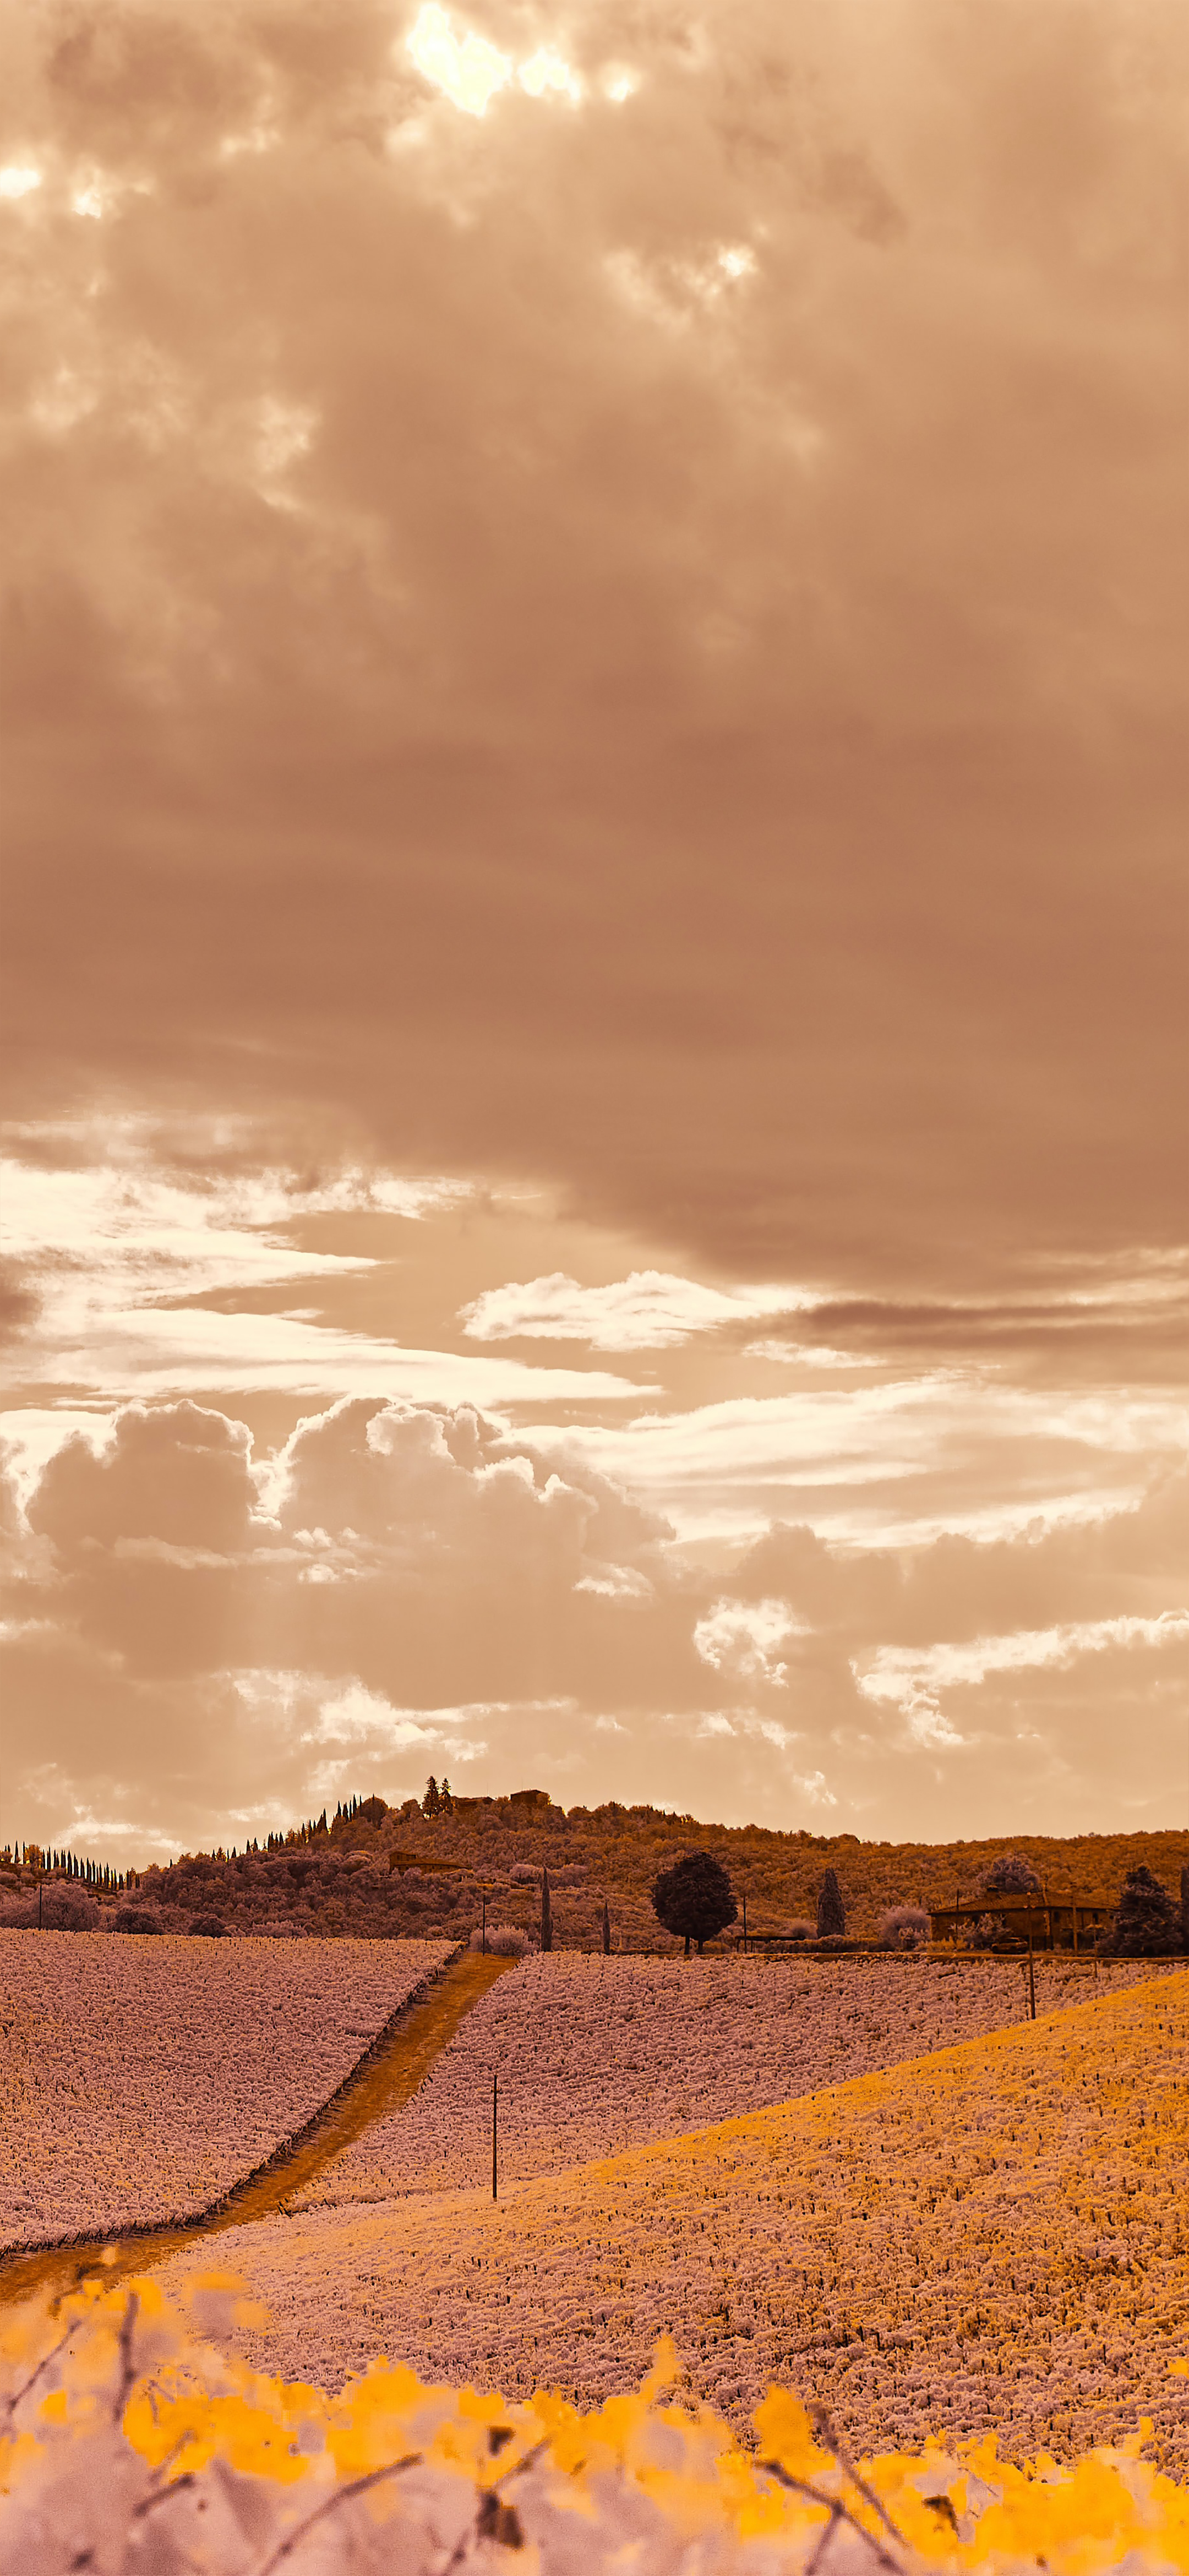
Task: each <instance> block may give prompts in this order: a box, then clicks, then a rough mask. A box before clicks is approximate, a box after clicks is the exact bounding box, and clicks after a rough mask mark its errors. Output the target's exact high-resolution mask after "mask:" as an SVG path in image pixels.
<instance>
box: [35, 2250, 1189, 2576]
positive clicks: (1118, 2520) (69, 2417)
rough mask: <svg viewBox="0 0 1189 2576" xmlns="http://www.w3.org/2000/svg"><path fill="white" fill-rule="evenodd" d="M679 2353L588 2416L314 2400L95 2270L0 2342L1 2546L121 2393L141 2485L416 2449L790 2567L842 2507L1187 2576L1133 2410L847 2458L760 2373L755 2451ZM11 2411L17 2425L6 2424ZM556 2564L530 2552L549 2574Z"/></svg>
mask: <svg viewBox="0 0 1189 2576" xmlns="http://www.w3.org/2000/svg"><path fill="white" fill-rule="evenodd" d="M212 2289H215V2290H217V2291H218V2293H219V2295H220V2296H222V2297H226V2296H227V2295H228V2284H227V2282H226V2281H225V2280H224V2281H222V2282H220V2283H211V2282H205V2283H204V2284H203V2285H202V2290H203V2291H205V2292H207V2293H209V2292H210V2291H211V2290H212ZM200 2297H201V2292H200V2293H198V2294H197V2295H196V2298H195V2302H194V2304H195V2305H198V2304H199V2299H200ZM1174 2366H1175V2365H1174ZM1180 2367H1181V2370H1182V2372H1183V2370H1184V2365H1183V2364H1182V2365H1181V2366H1180ZM676 2371H677V2363H676V2357H675V2355H674V2353H673V2350H672V2346H671V2345H665V2344H664V2343H662V2344H660V2345H658V2348H657V2352H656V2357H655V2361H654V2365H653V2368H652V2370H651V2371H650V2372H649V2374H648V2376H647V2378H646V2380H645V2381H644V2383H643V2385H642V2387H640V2388H639V2389H638V2390H636V2391H634V2392H632V2393H629V2394H625V2395H621V2396H616V2397H613V2398H611V2399H609V2400H608V2401H607V2403H606V2404H604V2405H603V2406H602V2407H601V2408H599V2409H598V2410H597V2411H595V2412H593V2413H590V2414H587V2415H581V2414H580V2413H579V2412H578V2411H577V2410H576V2409H575V2408H574V2407H572V2406H569V2405H567V2404H565V2403H563V2402H562V2401H561V2400H560V2399H559V2398H557V2397H556V2396H554V2395H552V2394H551V2393H550V2392H548V2391H546V2390H541V2391H538V2392H537V2393H536V2395H534V2396H533V2398H532V2399H531V2400H529V2401H528V2403H526V2404H518V2405H508V2404H506V2403H505V2401H504V2400H503V2398H502V2397H500V2396H499V2395H498V2394H496V2393H494V2392H490V2391H477V2390H475V2389H472V2388H464V2389H461V2390H454V2389H451V2388H448V2387H445V2386H432V2385H427V2384H425V2383H423V2382H422V2381H420V2380H419V2379H418V2378H417V2377H416V2376H415V2374H414V2373H413V2372H412V2371H411V2370H409V2369H408V2368H406V2367H405V2366H404V2365H403V2364H397V2365H392V2364H390V2363H388V2362H387V2361H384V2360H377V2361H375V2362H373V2363H372V2365H371V2367H370V2368H369V2370H368V2371H367V2372H366V2373H365V2374H364V2375H363V2376H362V2377H361V2378H359V2379H356V2380H353V2381H351V2382H349V2383H348V2385H347V2387H346V2388H344V2389H343V2390H342V2391H341V2392H340V2393H339V2394H337V2395H335V2396H328V2395H326V2394H325V2393H324V2392H323V2391H322V2390H320V2389H318V2388H314V2387H311V2386H306V2385H304V2384H303V2383H302V2382H300V2381H285V2380H282V2379H279V2378H268V2377H265V2376H264V2375H262V2374H260V2373H258V2372H255V2371H253V2370H251V2369H250V2368H249V2367H248V2365H247V2364H246V2363H244V2362H242V2361H234V2360H232V2361H229V2360H227V2359H226V2358H221V2357H220V2356H219V2355H218V2354H216V2353H215V2352H214V2351H213V2350H212V2348H211V2347H210V2346H208V2345H206V2344H205V2343H203V2342H202V2341H201V2340H199V2339H198V2338H197V2337H196V2335H195V2333H194V2330H193V2326H192V2323H191V2321H190V2320H189V2319H188V2318H187V2317H186V2315H184V2314H183V2312H182V2311H181V2310H179V2309H177V2308H174V2307H173V2306H171V2305H170V2304H169V2303H168V2302H167V2301H165V2300H164V2299H163V2298H162V2296H161V2293H160V2291H159V2290H158V2289H157V2287H156V2285H155V2284H154V2283H153V2282H151V2281H149V2280H137V2281H134V2282H133V2283H131V2284H130V2285H126V2286H123V2287H121V2288H120V2289H113V2288H107V2287H105V2286H103V2285H102V2284H98V2285H91V2286H87V2287H85V2288H83V2289H80V2290H79V2291H78V2292H77V2293H76V2294H75V2295H74V2296H73V2297H72V2298H71V2299H69V2300H67V2301H66V2302H64V2303H63V2305H62V2307H61V2308H60V2310H59V2312H58V2314H57V2316H56V2317H53V2318H51V2317H50V2315H49V2314H48V2312H46V2311H45V2310H25V2311H24V2312H22V2313H21V2314H19V2315H18V2316H17V2317H16V2318H14V2319H13V2320H11V2321H10V2322H9V2324H8V2326H7V2328H6V2331H5V2333H4V2335H3V2338H2V2339H0V2379H2V2380H3V2381H4V2382H6V2383H7V2384H8V2387H9V2390H10V2406H9V2415H10V2424H11V2430H10V2433H9V2437H8V2439H7V2440H6V2441H5V2442H4V2443H2V2444H0V2544H2V2542H3V2538H4V2522H5V2515H6V2512H7V2511H8V2510H9V2509H10V2507H16V2506H18V2505H19V2503H20V2498H21V2494H22V2490H23V2488H25V2486H26V2485H27V2483H28V2482H29V2481H30V2480H31V2479H33V2478H34V2477H35V2476H36V2475H37V2474H39V2473H40V2472H42V2471H43V2470H44V2468H45V2466H46V2463H47V2460H48V2461H49V2462H50V2463H51V2464H54V2463H56V2464H59V2465H60V2467H61V2469H62V2473H63V2474H64V2475H65V2474H66V2473H67V2471H68V2469H69V2466H70V2463H71V2461H72V2459H76V2458H78V2457H79V2450H78V2446H79V2445H83V2446H84V2453H83V2456H84V2458H85V2446H86V2444H87V2443H88V2442H89V2441H91V2440H93V2439H96V2438H98V2437H99V2435H100V2434H101V2433H102V2432H103V2431H104V2430H105V2429H106V2427H107V2426H109V2425H110V2423H111V2421H112V2415H113V2391H114V2392H116V2397H115V2410H116V2412H117V2413H118V2411H119V2397H120V2395H121V2394H122V2393H123V2392H124V2391H125V2390H126V2391H127V2395H126V2402H125V2403H124V2405H123V2413H122V2427H123V2434H124V2438H125V2440H126V2441H127V2443H128V2445H129V2446H130V2449H131V2452H132V2453H133V2454H134V2455H135V2456H136V2458H137V2459H139V2461H141V2462H143V2464H144V2466H145V2469H146V2470H147V2471H150V2472H152V2473H154V2481H155V2485H154V2491H155V2492H156V2491H158V2490H159V2489H161V2488H162V2487H164V2486H168V2484H169V2483H171V2482H172V2483H176V2482H177V2481H179V2480H185V2481H187V2482H188V2483H190V2484H191V2485H192V2484H193V2482H194V2480H195V2479H197V2478H200V2477H201V2475H202V2472H203V2471H204V2470H206V2469H207V2468H208V2467H209V2466H210V2465H211V2464H212V2463H214V2462H223V2463H225V2464H226V2466H227V2467H228V2468H230V2469H233V2470H234V2471H236V2472H237V2473H238V2474H239V2475H240V2476H241V2477H247V2478H250V2479H254V2480H256V2481H258V2482H259V2485H260V2488H261V2490H262V2494H264V2495H269V2494H273V2495H276V2497H277V2500H278V2501H277V2509H278V2510H280V2511H284V2510H286V2508H285V2507H284V2505H283V2502H282V2498H283V2494H284V2492H285V2491H287V2490H299V2489H301V2488H303V2487H305V2488H306V2489H308V2490H309V2492H310V2495H311V2496H312V2497H313V2498H314V2499H315V2501H316V2502H317V2500H319V2499H320V2500H321V2501H320V2503H319V2504H318V2509H319V2510H320V2511H323V2510H328V2509H330V2507H331V2506H332V2505H333V2503H334V2499H335V2495H336V2492H338V2491H343V2492H346V2493H349V2492H350V2490H351V2485H352V2482H353V2481H355V2480H358V2479H361V2478H369V2477H370V2478H373V2479H374V2478H375V2477H376V2475H377V2473H378V2474H379V2475H380V2477H381V2478H382V2477H383V2476H384V2475H385V2474H386V2473H387V2472H389V2471H391V2470H394V2469H399V2468H400V2467H402V2466H408V2465H412V2464H414V2463H416V2465H417V2466H418V2468H419V2470H423V2471H425V2472H430V2473H437V2474H438V2476H439V2479H440V2478H442V2477H444V2478H445V2479H446V2481H447V2484H448V2486H451V2491H453V2492H455V2493H457V2492H458V2484H457V2483H454V2484H452V2482H461V2488H462V2489H463V2490H465V2491H466V2493H469V2494H470V2495H471V2496H472V2498H473V2499H474V2504H475V2507H476V2509H477V2508H478V2506H479V2505H481V2503H482V2499H483V2496H484V2494H485V2493H487V2491H489V2490H490V2489H492V2488H495V2487H497V2486H498V2488H499V2489H500V2491H501V2492H500V2495H499V2497H498V2499H494V2500H493V2501H494V2502H498V2504H499V2506H500V2508H501V2509H506V2501H505V2499H506V2493H507V2491H509V2490H510V2492H511V2494H512V2495H514V2496H515V2497H516V2498H517V2499H518V2500H520V2501H521V2509H522V2510H526V2511H529V2512H530V2519H531V2506H532V2500H533V2498H534V2497H536V2498H537V2499H544V2502H545V2505H546V2506H547V2508H548V2510H549V2511H552V2512H554V2513H556V2511H557V2509H558V2507H559V2506H561V2508H562V2509H563V2510H564V2509H565V2508H567V2507H568V2508H569V2509H570V2511H571V2513H572V2514H573V2515H574V2516H576V2517H577V2519H578V2520H579V2521H580V2522H581V2523H582V2524H583V2525H585V2526H589V2527H590V2528H591V2531H592V2535H593V2534H594V2531H595V2528H596V2526H598V2525H599V2524H600V2521H601V2517H602V2516H603V2514H604V2512H605V2510H606V2493H607V2472H608V2471H613V2472H614V2473H615V2474H614V2478H613V2480H612V2482H611V2483H612V2485H613V2487H614V2490H615V2492H616V2493H617V2494H621V2493H622V2492H623V2490H624V2488H625V2486H626V2488H627V2489H628V2490H630V2491H634V2492H635V2493H636V2494H637V2495H638V2496H639V2497H640V2498H641V2499H646V2500H647V2503H648V2505H649V2507H651V2508H652V2509H654V2514H655V2515H659V2517H660V2523H661V2528H662V2529H663V2530H667V2531H668V2533H669V2534H670V2535H671V2536H673V2537H676V2538H677V2539H679V2540H687V2539H689V2538H692V2537H694V2536H695V2535H698V2534H706V2533H717V2534H718V2535H719V2536H720V2539H721V2540H722V2541H723V2542H724V2543H728V2544H730V2543H734V2544H738V2545H740V2546H744V2545H745V2544H747V2543H750V2542H753V2541H761V2542H763V2543H764V2544H765V2547H766V2548H767V2549H768V2550H771V2548H772V2547H773V2546H774V2545H775V2547H776V2551H777V2557H776V2561H775V2564H776V2565H777V2566H779V2567H786V2568H788V2569H790V2570H792V2569H800V2568H801V2567H802V2566H803V2565H804V2563H805V2560H806V2558H807V2556H808V2555H809V2554H810V2550H811V2545H812V2544H813V2543H814V2541H815V2540H816V2539H820V2537H821V2536H822V2532H823V2528H824V2525H825V2523H826V2521H827V2520H833V2521H835V2522H840V2521H843V2520H845V2521H847V2522H849V2524H850V2525H851V2527H852V2530H853V2529H855V2528H856V2527H857V2529H858V2531H859V2532H863V2533H866V2534H867V2535H868V2536H869V2537H870V2539H871V2541H872V2542H873V2543H875V2544H877V2545H878V2550H879V2552H880V2553H882V2556H883V2560H884V2564H885V2565H887V2564H888V2563H891V2564H892V2565H893V2566H895V2567H900V2568H903V2569H904V2570H905V2576H908V2570H909V2569H910V2568H911V2566H912V2564H913V2562H914V2561H915V2562H917V2563H918V2564H923V2565H924V2566H928V2567H935V2568H937V2569H938V2570H944V2571H952V2576H959V2572H960V2571H961V2570H963V2569H967V2568H968V2569H970V2570H971V2571H978V2576H997V2571H1000V2570H1007V2569H1009V2568H1012V2567H1018V2566H1019V2565H1020V2564H1021V2562H1026V2561H1030V2562H1033V2563H1036V2562H1039V2563H1040V2564H1042V2565H1044V2566H1045V2567H1047V2569H1048V2570H1049V2571H1050V2576H1105V2571H1106V2570H1108V2569H1110V2568H1112V2567H1115V2566H1117V2565H1118V2563H1119V2560H1120V2559H1121V2558H1123V2557H1125V2556H1126V2555H1127V2553H1128V2552H1135V2553H1136V2555H1137V2558H1138V2560H1139V2561H1141V2562H1142V2561H1157V2560H1158V2561H1159V2562H1160V2563H1161V2564H1162V2565H1163V2566H1164V2567H1168V2568H1173V2569H1176V2570H1179V2571H1185V2576H1189V2490H1187V2489H1186V2488H1185V2487H1183V2486H1180V2485H1177V2484H1174V2482H1173V2480H1172V2479H1170V2478H1168V2477H1164V2476H1162V2475H1161V2474H1160V2473H1159V2472H1158V2471H1156V2470H1155V2469H1153V2468H1151V2467H1150V2466H1149V2465H1148V2464H1147V2463H1146V2462H1145V2461H1144V2460H1143V2459H1142V2458H1141V2456H1140V2454H1141V2452H1142V2449H1143V2446H1144V2441H1145V2438H1146V2434H1147V2431H1148V2429H1149V2428H1148V2427H1147V2426H1145V2425H1141V2427H1140V2431H1139V2433H1138V2434H1137V2435H1136V2436H1135V2437H1134V2438H1133V2439H1132V2440H1131V2441H1129V2442H1127V2443H1125V2444H1123V2445H1121V2446H1119V2447H1118V2448H1114V2449H1109V2448H1102V2449H1098V2450H1095V2451H1092V2452H1091V2453H1089V2454H1088V2455H1087V2456H1085V2457H1083V2458H1081V2459H1079V2460H1078V2461H1077V2462H1076V2463H1075V2464H1074V2465H1073V2466H1072V2467H1071V2468H1067V2469H1058V2468H1057V2467H1056V2466H1055V2464H1054V2463H1053V2461H1052V2460H1051V2459H1050V2458H1049V2457H1048V2455H1047V2454H1045V2453H1041V2454H1040V2455H1039V2456H1038V2457H1037V2458H1035V2459H1033V2460H1032V2461H1026V2462H1023V2463H1021V2464H1014V2463H1011V2462H1005V2461H1002V2460H1001V2459H1000V2458H999V2455H998V2447H997V2443H996V2441H995V2439H994V2437H993V2436H983V2437H982V2438H981V2439H980V2440H979V2441H977V2442H970V2443H966V2444H961V2445H959V2446H958V2455H957V2456H954V2455H951V2454H948V2453H946V2452H945V2451H943V2450H942V2449H941V2448H940V2446H939V2445H938V2444H936V2443H930V2444H927V2445H926V2446H925V2447H924V2448H923V2450H921V2451H920V2452H915V2453H909V2452H888V2453H885V2454H881V2455H880V2456H878V2457H876V2458H874V2459H872V2460H870V2461H867V2462H864V2463H860V2464H858V2466H857V2467H854V2468H852V2466H851V2464H850V2463H849V2460H848V2458H847V2456H846V2455H845V2453H842V2454H838V2455H836V2454H835V2452H834V2451H833V2450H832V2449H831V2447H830V2438H831V2437H830V2436H829V2432H828V2427H826V2426H824V2425H822V2424H819V2426H818V2428H817V2429H816V2430H815V2427H814V2425H813V2423H812V2422H811V2420H810V2417H809V2415H808V2414H807V2412H806V2410H805V2408H804V2407H803V2406H802V2405H801V2404H800V2402H799V2401H798V2399H797V2398H796V2397H795V2396H793V2395H792V2394H790V2393H789V2392H788V2391H787V2390H783V2389H778V2388H773V2389H770V2390H769V2392H768V2395H767V2396H766V2398H765V2399H764V2401H763V2403H762V2404H761V2405H760V2406H759V2407H758V2408H757V2410H756V2414H755V2434H756V2447H755V2448H754V2449H753V2448H750V2447H748V2446H747V2445H745V2444H744V2443H742V2442H740V2441H739V2440H738V2439H737V2437H736V2436H735V2435H734V2434H733V2433H732V2431H731V2430H730V2428H729V2427H728V2426H727V2425H726V2424H725V2423H724V2422H723V2421H722V2420H721V2418H719V2417H718V2416H717V2415H715V2414H714V2413H712V2412H711V2411H710V2410H709V2409H707V2408H705V2407H700V2406H696V2405H694V2406H689V2407H686V2406H681V2405H677V2404H674V2403H672V2402H669V2401H670V2398H671V2391H672V2385H673V2381H674V2378H675V2376H676ZM130 2382H131V2384H130ZM23 2410H24V2411H25V2412H27V2413H31V2416H32V2420H31V2421H29V2422H22V2421H20V2420H19V2419H20V2418H21V2416H22V2411H23ZM396 2483H397V2481H396V2479H395V2478H392V2479H390V2482H389V2487H388V2488H387V2489H383V2488H381V2487H376V2488H375V2489H374V2492H373V2496H372V2502H371V2509H372V2510H373V2511H374V2512H383V2511H387V2510H392V2511H397V2510H399V2509H400V2508H399V2507H398V2506H397V2505H396V2504H394V2503H393V2502H392V2499H391V2490H392V2488H394V2487H395V2485H396ZM385 2495H387V2496H388V2499H389V2500H388V2503H385V2502H384V2501H383V2498H384V2496H385ZM285 2527H286V2528H290V2527H291V2526H290V2525H286V2526H285ZM650 2527H651V2526H650ZM570 2529H571V2531H573V2522H571V2523H570ZM603 2545H604V2544H603V2543H600V2546H603ZM669 2546H670V2548H671V2540H670V2544H669ZM548 2563H549V2562H548V2550H547V2549H542V2551H541V2553H540V2558H539V2565H540V2569H541V2571H542V2576H547V2571H548ZM641 2563H644V2564H651V2561H650V2560H646V2561H643V2562H641ZM765 2563H766V2564H769V2565H771V2564H772V2563H773V2562H772V2560H771V2558H769V2559H767V2560H766V2561H765ZM875 2563H876V2553H875V2549H874V2548H873V2554H872V2566H873V2568H874V2566H875ZM344 2564H345V2565H346V2564H349V2560H348V2559H344Z"/></svg>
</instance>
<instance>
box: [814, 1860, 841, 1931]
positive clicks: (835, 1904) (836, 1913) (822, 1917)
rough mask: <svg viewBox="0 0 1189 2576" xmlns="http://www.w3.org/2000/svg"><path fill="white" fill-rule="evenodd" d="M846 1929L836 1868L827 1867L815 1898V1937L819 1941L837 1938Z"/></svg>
mask: <svg viewBox="0 0 1189 2576" xmlns="http://www.w3.org/2000/svg"><path fill="white" fill-rule="evenodd" d="M845 1930H846V1907H845V1905H844V1904H843V1902H842V1889H841V1888H840V1886H839V1884H838V1872H837V1870H836V1869H828V1870H827V1871H826V1874H825V1876H824V1878H823V1880H822V1884H821V1893H820V1895H819V1896H818V1900H817V1937H818V1940H819V1941H830V1940H836V1939H838V1938H839V1937H840V1936H841V1934H842V1933H844V1932H845Z"/></svg>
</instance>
